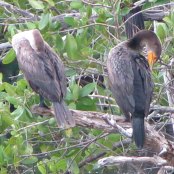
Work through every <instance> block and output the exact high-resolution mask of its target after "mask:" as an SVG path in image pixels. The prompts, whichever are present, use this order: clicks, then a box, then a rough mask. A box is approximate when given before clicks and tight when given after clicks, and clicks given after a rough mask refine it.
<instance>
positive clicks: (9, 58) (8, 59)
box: [2, 49, 16, 64]
mask: <svg viewBox="0 0 174 174" xmlns="http://www.w3.org/2000/svg"><path fill="white" fill-rule="evenodd" d="M15 57H16V54H15V51H14V50H13V49H10V51H8V53H7V54H6V56H5V57H4V59H3V60H2V63H3V64H9V63H11V62H13V60H14V59H15Z"/></svg>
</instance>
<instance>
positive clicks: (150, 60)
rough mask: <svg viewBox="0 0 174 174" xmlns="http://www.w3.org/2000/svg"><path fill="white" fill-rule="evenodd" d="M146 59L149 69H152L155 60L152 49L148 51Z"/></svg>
mask: <svg viewBox="0 0 174 174" xmlns="http://www.w3.org/2000/svg"><path fill="white" fill-rule="evenodd" d="M147 60H148V63H149V66H150V69H151V70H152V68H153V65H154V63H155V62H156V61H157V56H156V54H155V53H154V52H153V51H149V52H148V56H147Z"/></svg>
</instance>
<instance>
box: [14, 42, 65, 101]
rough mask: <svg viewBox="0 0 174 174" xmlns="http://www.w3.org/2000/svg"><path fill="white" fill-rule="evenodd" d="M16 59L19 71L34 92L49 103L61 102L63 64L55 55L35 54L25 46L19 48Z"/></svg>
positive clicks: (29, 47) (63, 90)
mask: <svg viewBox="0 0 174 174" xmlns="http://www.w3.org/2000/svg"><path fill="white" fill-rule="evenodd" d="M48 52H49V50H48ZM17 58H18V62H19V66H20V69H21V70H22V71H23V73H24V75H25V77H26V79H27V80H28V81H29V84H30V85H31V87H32V88H33V90H34V91H36V92H37V93H39V94H41V95H42V96H44V97H45V98H48V99H49V100H51V101H59V100H62V98H63V96H64V95H65V91H66V88H65V87H66V78H65V74H64V67H63V64H62V63H61V62H60V59H59V58H58V56H56V54H52V53H50V54H47V52H44V51H43V52H36V51H34V50H33V49H32V48H31V46H29V45H27V46H26V47H25V46H23V47H21V48H20V51H19V53H18V55H17Z"/></svg>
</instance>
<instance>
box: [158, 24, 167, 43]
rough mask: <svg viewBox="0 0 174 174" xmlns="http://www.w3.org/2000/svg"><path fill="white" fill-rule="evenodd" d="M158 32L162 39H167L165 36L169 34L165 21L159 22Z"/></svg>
mask: <svg viewBox="0 0 174 174" xmlns="http://www.w3.org/2000/svg"><path fill="white" fill-rule="evenodd" d="M157 34H158V36H159V37H160V39H161V40H162V41H163V40H164V39H165V37H166V36H167V26H166V24H165V23H162V22H159V23H157Z"/></svg>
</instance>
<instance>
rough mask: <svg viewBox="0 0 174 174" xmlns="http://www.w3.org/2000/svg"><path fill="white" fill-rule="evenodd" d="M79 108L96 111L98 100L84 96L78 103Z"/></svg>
mask: <svg viewBox="0 0 174 174" xmlns="http://www.w3.org/2000/svg"><path fill="white" fill-rule="evenodd" d="M76 108H77V110H83V111H96V100H94V99H91V98H89V97H82V98H80V99H79V100H78V102H77V104H76Z"/></svg>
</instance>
